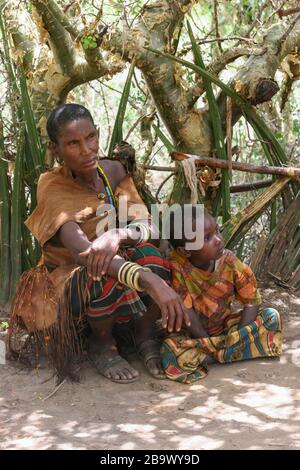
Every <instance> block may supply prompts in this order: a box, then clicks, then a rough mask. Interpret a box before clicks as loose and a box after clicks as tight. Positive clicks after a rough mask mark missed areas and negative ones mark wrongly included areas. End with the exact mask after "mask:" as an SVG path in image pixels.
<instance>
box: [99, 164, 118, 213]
mask: <svg viewBox="0 0 300 470" xmlns="http://www.w3.org/2000/svg"><path fill="white" fill-rule="evenodd" d="M97 169H98V174H99V176H100V178H101V179H102V181H103V184H104V187H105V191H106V193H107V196H108V199H109V202H110V204H111V205H112V206H113V207H116V200H115V196H114V193H113V190H112V188H111V185H110V183H109V180H108V177H107V175H106V173H105V172H104V170H103V169H102V168H101V166H100V165H99V163H98V168H97ZM104 198H105V194H104V193H99V194H98V199H104Z"/></svg>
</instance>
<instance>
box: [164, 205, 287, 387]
mask: <svg viewBox="0 0 300 470" xmlns="http://www.w3.org/2000/svg"><path fill="white" fill-rule="evenodd" d="M193 209H195V208H193ZM192 217H193V225H194V224H195V217H196V214H195V211H194V212H193V213H192ZM182 220H183V221H184V217H182ZM194 230H195V229H194ZM174 231H175V226H174V220H173V221H172V219H171V227H170V233H171V236H170V241H171V243H172V245H173V246H174V247H175V248H176V249H175V250H174V251H173V252H171V253H170V255H169V261H170V265H171V272H172V287H173V288H174V289H175V290H176V291H177V292H178V293H179V294H180V296H181V298H182V299H183V301H184V304H185V306H186V307H187V308H188V309H189V315H190V320H191V326H190V327H187V328H186V329H184V330H181V332H180V333H179V334H172V335H170V336H169V337H168V338H167V339H165V341H164V343H163V346H162V349H161V352H162V366H163V369H164V371H165V374H166V375H167V377H168V378H169V379H171V380H176V381H177V382H183V383H192V382H195V381H196V380H199V379H201V378H203V377H205V376H206V375H207V373H208V371H207V364H209V363H212V362H215V361H216V362H220V363H226V362H233V361H240V360H245V359H252V358H257V357H276V356H279V355H280V354H281V320H280V315H279V313H278V312H277V311H276V310H275V309H273V308H267V309H263V310H260V309H259V306H260V304H261V297H260V294H259V292H258V290H257V284H256V279H255V276H254V274H253V272H252V271H251V269H250V267H249V266H247V265H246V264H244V263H242V262H241V261H240V260H239V259H238V258H237V257H236V256H235V255H234V254H233V253H232V252H231V251H229V250H227V249H224V242H223V239H222V236H221V234H220V231H219V227H218V225H217V223H216V221H215V220H214V218H213V217H212V216H211V215H210V214H209V212H208V211H206V210H205V212H204V244H203V246H202V248H201V249H195V250H186V249H185V248H184V246H185V242H186V240H185V239H184V237H181V238H183V239H181V240H178V239H175V238H174ZM183 233H185V232H184V230H183ZM233 300H238V301H239V302H241V303H242V304H243V310H240V311H238V312H234V311H233V308H232V301H233Z"/></svg>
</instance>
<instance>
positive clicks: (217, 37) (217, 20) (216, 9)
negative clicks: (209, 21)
mask: <svg viewBox="0 0 300 470" xmlns="http://www.w3.org/2000/svg"><path fill="white" fill-rule="evenodd" d="M214 21H215V31H216V39H217V41H218V48H219V51H220V52H221V53H222V52H223V49H222V45H221V42H220V41H219V38H220V32H219V18H218V0H214Z"/></svg>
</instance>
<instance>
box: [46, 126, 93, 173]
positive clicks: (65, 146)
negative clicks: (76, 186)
mask: <svg viewBox="0 0 300 470" xmlns="http://www.w3.org/2000/svg"><path fill="white" fill-rule="evenodd" d="M50 148H51V149H52V151H53V152H54V153H55V154H56V155H57V156H58V157H59V159H60V160H64V162H65V163H66V164H67V165H68V166H69V167H70V168H71V170H72V171H73V173H75V174H76V175H82V176H83V175H88V174H89V173H93V172H94V171H95V169H96V168H97V162H98V150H99V140H98V132H97V129H96V128H95V127H94V125H93V123H92V122H91V121H90V120H89V119H77V120H75V121H70V122H67V123H66V124H65V125H64V126H63V127H62V128H61V130H60V132H59V134H58V136H57V143H56V142H51V144H50Z"/></svg>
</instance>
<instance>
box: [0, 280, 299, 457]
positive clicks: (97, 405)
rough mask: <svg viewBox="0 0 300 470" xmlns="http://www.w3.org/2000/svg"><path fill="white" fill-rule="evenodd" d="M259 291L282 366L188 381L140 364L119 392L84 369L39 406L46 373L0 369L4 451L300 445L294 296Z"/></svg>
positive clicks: (229, 369) (250, 367) (230, 369)
mask: <svg viewBox="0 0 300 470" xmlns="http://www.w3.org/2000/svg"><path fill="white" fill-rule="evenodd" d="M263 295H264V298H265V305H268V306H273V307H276V308H277V309H278V310H279V311H281V313H282V316H283V323H284V347H283V355H282V357H281V359H280V361H276V360H254V361H251V362H241V363H235V364H227V365H222V366H221V365H215V366H212V368H211V373H210V374H209V376H208V378H206V379H204V380H203V381H200V382H198V383H196V384H194V385H180V384H177V383H172V382H170V381H155V380H152V379H151V378H150V377H149V376H148V375H147V374H146V373H145V372H144V371H143V370H142V366H140V364H137V367H138V368H139V370H140V372H141V374H142V375H141V380H140V381H139V382H137V383H135V384H128V385H123V386H122V385H118V384H115V383H112V382H109V381H108V380H106V379H104V378H103V377H101V376H98V375H97V374H96V373H95V372H94V370H93V369H92V368H91V367H90V366H89V364H88V363H84V364H83V365H82V373H83V380H82V383H80V384H71V383H65V384H64V385H63V386H62V387H61V389H60V390H58V391H57V393H56V394H55V395H54V396H52V397H51V398H49V399H47V400H46V401H43V400H44V398H45V397H47V396H48V395H49V394H50V392H51V391H52V390H53V388H54V379H53V378H51V372H50V370H49V369H48V368H43V369H40V370H39V371H36V370H35V371H27V370H25V369H22V368H21V367H19V366H16V365H15V364H13V363H9V364H6V365H3V366H0V368H1V369H0V370H1V379H2V380H1V386H0V436H1V444H0V448H1V449H161V450H163V449H173V450H175V449H176V450H180V449H197V450H200V449H296V448H299V447H300V387H299V385H300V374H299V372H300V298H299V297H298V296H296V295H293V294H291V293H290V292H289V291H286V290H284V289H280V288H278V287H277V286H276V287H274V288H273V287H271V288H267V289H264V291H263ZM135 364H136V363H135ZM49 378H50V380H48V381H45V380H47V379H49Z"/></svg>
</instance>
